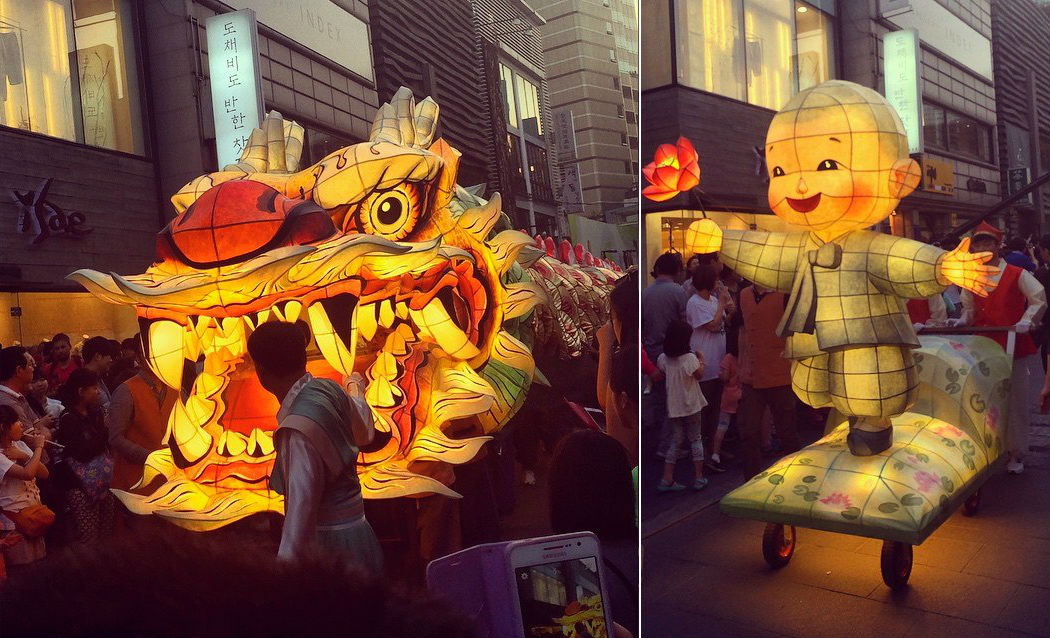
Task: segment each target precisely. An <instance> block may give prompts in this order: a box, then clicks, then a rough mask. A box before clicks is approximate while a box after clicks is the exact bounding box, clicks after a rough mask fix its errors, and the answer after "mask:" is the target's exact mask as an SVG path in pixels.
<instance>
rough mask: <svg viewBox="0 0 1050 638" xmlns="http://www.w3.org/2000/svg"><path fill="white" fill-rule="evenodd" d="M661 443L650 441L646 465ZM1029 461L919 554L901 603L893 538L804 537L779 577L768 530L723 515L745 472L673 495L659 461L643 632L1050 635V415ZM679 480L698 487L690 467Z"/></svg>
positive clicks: (1039, 420) (1000, 479)
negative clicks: (891, 584) (890, 547)
mask: <svg viewBox="0 0 1050 638" xmlns="http://www.w3.org/2000/svg"><path fill="white" fill-rule="evenodd" d="M817 434H819V433H818V432H813V431H811V430H807V431H806V432H805V438H804V440H813V439H814V438H815V436H816V435H817ZM655 436H656V435H655V434H654V433H653V432H652V431H649V432H644V431H643V437H642V441H643V454H647V455H643V457H642V458H643V459H644V460H646V461H649V459H653V458H655V457H654V456H653V454H654V453H655V442H654V441H653V439H655ZM646 443H648V445H646ZM1025 461H1026V462H1025V466H1026V469H1025V472H1024V474H1021V475H1019V476H1011V475H1007V474H1005V473H1002V474H999V475H996V476H993V477H992V478H990V479H989V480H988V482H987V483H986V484H985V486H984V488H983V490H982V503H981V508H980V511H979V512H978V513H977V515H976V516H974V517H966V516H963V514H962V513H961V512H957V513H956V514H955V515H953V516H952V517H951V518H950V519H949V520H948V521H946V522H945V523H944V524H943V525H942V526H941V527H940V528H939V529H938V530H937V531H936V532H934V534H933V535H932V536H930V538H928V539H927V540H926V541H925V542H924V543H923V544H922V545H920V546H917V547H915V549H914V561H915V562H914V566H913V569H912V575H911V579H910V581H909V587H908V588H906V589H905V590H903V591H901V592H900V593H894V592H892V591H891V590H890V589H889V588H888V587H886V585H885V584H884V583H883V582H882V576H881V572H880V569H879V553H880V550H881V546H882V541H878V540H874V539H867V538H861V537H856V536H848V535H844V534H833V533H830V532H822V531H816V530H809V529H799V530H798V544H797V546H796V549H795V555H794V557H793V558H792V560H791V562H790V563H789V564H788V565H787V566H785V567H784V568H782V569H780V570H774V569H772V568H770V567H769V566H768V565H767V564H766V562H765V560H764V559H763V558H762V551H761V543H762V532H763V529H764V523H761V522H758V521H750V520H744V519H736V518H730V517H728V516H724V515H723V514H721V513H720V512H719V510H718V506H717V503H718V499H719V498H721V496H722V495H724V494H725V493H726V492H728V491H729V490H731V489H733V488H734V487H736V486H737V485H739V483H740V481H741V478H742V477H741V475H740V473H739V470H738V469H737V468H735V467H734V468H732V469H731V471H729V472H726V473H725V474H722V475H716V476H714V477H712V481H711V485H710V486H709V487H708V489H707V490H704V491H703V492H699V493H689V494H668V495H663V494H657V493H656V491H655V486H656V481H658V480H659V477H658V473H657V471H656V470H655V469H652V468H654V466H655V467H657V468H658V467H659V463H658V462H651V461H650V462H646V463H643V468H646V467H648V468H650V471H649V472H648V473H646V472H643V487H642V494H643V503H644V505H643V510H644V512H643V521H642V544H643V548H644V549H643V551H644V556H643V562H642V567H643V569H642V609H643V610H644V612H643V617H642V632H641V635H642V636H643V637H644V636H653V637H654V638H655V637H665V638H671V637H673V636H697V637H699V636H719V637H721V638H732V637H736V636H740V637H744V636H748V637H761V636H902V637H904V636H916V637H920V636H921V637H933V636H952V637H964V636H974V637H982V638H987V637H993V636H1042V637H1046V636H1050V489H1048V488H1050V418H1048V417H1046V416H1043V415H1033V419H1032V426H1031V440H1030V453H1029V455H1028V457H1027V458H1026V459H1025ZM677 472H678V473H677V474H676V476H677V477H678V479H679V481H684V480H685V479H687V478H688V477H689V474H688V470H687V468H686V462H685V461H682V462H680V463H679V466H678V468H677Z"/></svg>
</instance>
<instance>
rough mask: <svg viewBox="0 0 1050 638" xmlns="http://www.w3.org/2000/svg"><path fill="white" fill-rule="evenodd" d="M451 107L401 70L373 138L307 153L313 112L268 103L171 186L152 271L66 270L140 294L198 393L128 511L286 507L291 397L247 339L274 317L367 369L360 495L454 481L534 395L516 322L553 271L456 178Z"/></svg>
mask: <svg viewBox="0 0 1050 638" xmlns="http://www.w3.org/2000/svg"><path fill="white" fill-rule="evenodd" d="M437 117H438V106H437V104H436V103H434V102H433V100H431V99H429V98H427V99H425V100H423V101H422V102H420V103H419V104H415V102H414V100H413V98H412V94H411V92H409V91H408V90H407V89H404V88H402V89H400V90H399V91H398V92H397V93H396V94H395V95H394V97H393V99H392V100H391V102H390V103H389V104H385V105H384V106H383V107H382V108H380V110H379V112H378V114H377V116H376V119H375V123H374V124H373V127H372V132H371V136H370V139H369V141H368V142H364V143H361V144H356V145H353V146H349V147H347V148H344V149H341V150H339V151H336V152H334V153H332V154H330V155H328V156H327V157H325V158H323V159H322V160H320V161H319V162H318V163H316V164H315V165H313V166H310V167H308V168H306V169H304V170H299V166H298V158H299V152H300V151H301V148H302V133H303V129H302V127H301V126H299V125H298V124H295V123H291V122H285V121H283V120H282V118H281V116H280V115H279V114H277V113H271V114H269V115H268V116H267V118H266V120H265V121H264V123H263V126H262V128H261V129H256V130H255V131H254V132H253V133H252V135H251V138H250V141H249V147H248V148H247V149H246V151H245V153H244V154H243V156H242V158H241V161H240V162H239V163H238V164H236V165H231V166H227V167H226V168H225V169H223V170H222V171H220V172H217V173H212V174H209V175H204V176H202V177H199V178H197V179H195V180H193V181H192V182H191V183H189V184H187V185H186V186H185V187H183V188H182V189H181V190H180V191H179V192H178V193H176V194H175V196H174V197H172V202H173V203H174V204H175V207H176V210H177V211H178V213H179V214H178V216H177V217H176V218H175V219H174V220H172V222H171V223H170V224H169V225H168V227H167V228H165V229H164V230H163V231H162V232H161V233H160V235H159V236H158V241H157V244H158V250H157V257H158V259H157V261H156V263H154V264H153V265H152V266H150V267H149V268H148V269H147V270H146V272H145V273H143V274H140V275H134V276H129V277H122V276H118V275H107V274H103V273H99V272H94V271H90V270H80V271H77V272H75V273H73V274H72V275H70V277H71V278H72V279H74V280H75V281H78V282H79V283H81V284H82V285H83V286H84V287H85V288H87V289H88V290H89V291H91V292H92V293H94V294H95V295H96V296H98V297H100V298H102V299H104V300H106V301H109V302H112V303H116V304H126V305H133V306H134V307H135V310H136V312H137V313H138V317H139V322H140V327H141V335H142V340H143V346H144V349H145V352H146V353H147V358H148V360H149V364H150V367H151V368H152V369H153V370H154V371H155V372H156V373H157V375H158V376H159V377H160V378H161V379H162V380H163V381H164V382H165V383H166V384H168V385H169V386H171V387H173V388H176V389H179V390H181V391H182V396H183V397H184V399H182V400H180V401H178V402H177V403H176V406H175V409H174V410H173V412H172V414H171V418H170V419H169V422H168V432H167V436H166V440H165V444H166V445H165V447H163V448H162V449H160V450H157V451H155V452H152V453H151V454H150V455H149V458H148V459H147V461H146V466H145V471H144V476H143V477H142V480H141V481H140V483H139V486H138V488H137V489H136V490H135V491H136V492H145V491H148V487H150V486H152V485H155V484H157V483H158V482H161V481H163V482H162V484H161V485H160V487H158V488H156V489H155V490H153V491H152V492H151V493H145V494H143V493H125V492H120V493H118V496H119V497H120V498H121V500H122V501H123V502H124V503H125V504H126V505H127V506H128V507H129V508H130V509H131V510H132V511H134V512H137V513H142V514H145V513H156V514H158V515H160V516H163V517H165V518H167V519H169V520H172V521H173V522H176V523H177V524H180V525H182V526H185V527H188V528H191V529H197V530H206V529H213V528H216V527H219V526H222V525H225V524H227V523H230V522H233V521H235V520H237V519H240V518H242V517H244V516H248V515H250V514H253V513H257V512H263V511H277V512H280V511H283V501H282V500H281V498H280V497H278V496H277V495H276V494H274V493H273V492H271V491H269V489H268V482H267V479H268V477H269V473H270V471H271V469H272V467H273V461H274V445H273V436H272V433H273V430H274V428H275V426H276V423H275V420H274V415H275V413H276V409H277V404H276V401H275V400H274V399H273V398H272V397H271V396H269V395H268V394H266V393H265V392H264V391H263V390H262V388H261V387H259V385H258V382H257V380H256V378H255V374H254V371H253V369H252V363H251V361H250V359H249V358H248V356H247V353H246V348H245V344H246V340H247V337H248V335H249V334H250V333H251V331H252V330H253V329H254V328H255V327H257V326H258V325H259V324H260V323H262V322H265V321H271V320H286V321H295V320H302V321H305V322H307V323H308V324H309V327H310V330H311V332H312V335H313V340H312V346H311V357H310V361H309V364H308V368H309V369H310V370H311V371H312V372H313V373H314V374H315V375H324V376H328V377H330V378H334V379H337V380H341V379H344V378H346V377H347V376H348V375H350V374H351V373H353V372H354V371H357V372H359V373H361V374H363V375H364V377H365V379H366V381H367V389H366V392H365V396H366V398H367V400H368V403H369V404H370V405H371V407H372V410H373V414H374V416H375V421H376V426H377V430H378V432H379V436H378V437H377V438H378V439H379V443H378V444H376V445H374V446H373V448H370V449H369V451H367V452H363V453H362V455H361V457H360V459H359V467H358V471H359V474H360V479H361V487H362V490H363V493H364V495H365V496H366V497H368V498H392V497H399V496H409V495H413V494H425V493H440V494H446V495H450V496H455V493H454V492H452V491H451V490H450V489H449V488H448V487H447V486H446V485H445V484H443V483H442V482H440V481H439V480H437V479H434V478H431V477H432V476H436V475H445V474H447V472H439V471H437V470H439V469H440V468H439V467H436V465H438V464H443V463H447V464H459V463H464V462H467V461H469V460H470V459H472V458H473V457H474V455H475V454H476V453H477V451H478V449H479V448H480V446H481V445H482V444H483V443H484V442H485V441H486V440H488V438H489V437H487V436H486V435H487V434H489V433H492V432H495V431H497V430H499V429H500V428H501V427H502V426H503V425H504V424H505V423H506V422H507V421H508V420H509V419H510V417H511V416H512V415H513V413H514V412H515V411H516V410H517V409H518V407H520V405H521V403H522V401H523V400H524V395H525V392H526V390H527V388H528V387H529V385H530V383H531V381H532V377H533V373H534V365H533V360H532V356H531V354H530V352H529V350H528V348H527V347H526V346H525V345H523V344H522V343H521V342H520V341H519V340H518V339H516V338H514V337H512V336H511V335H510V334H509V333H507V332H506V330H504V329H503V327H504V322H505V321H508V320H511V319H514V318H526V315H527V314H528V313H529V312H530V311H531V309H532V307H533V306H534V305H535V304H536V303H538V302H539V301H540V300H541V298H542V291H541V290H540V288H539V287H538V286H537V285H535V284H533V283H530V282H528V281H527V275H526V274H525V273H524V271H523V270H522V269H521V268H520V267H519V266H517V265H516V259H517V257H518V254H519V252H520V250H521V248H522V247H523V246H525V245H527V244H531V243H532V239H531V238H529V237H528V236H527V235H524V234H522V233H519V232H517V231H513V230H505V231H503V232H499V233H495V234H493V233H492V232H491V231H492V229H493V228H494V226H495V225H496V223H497V221H498V219H499V217H500V215H501V211H500V199H499V196H498V195H494V196H493V197H492V198H491V199H490V200H488V201H485V200H483V199H481V198H479V197H478V196H477V195H476V194H475V192H474V191H473V190H468V189H465V188H462V187H460V186H458V185H457V184H456V169H457V165H458V159H459V153H458V152H457V151H456V150H454V149H452V148H451V147H450V146H449V145H448V144H446V143H445V142H444V141H443V140H441V139H434V132H435V130H436V126H437ZM512 271H513V272H514V273H515V275H514V276H513V277H511V276H510V275H509V274H508V273H511V272H512Z"/></svg>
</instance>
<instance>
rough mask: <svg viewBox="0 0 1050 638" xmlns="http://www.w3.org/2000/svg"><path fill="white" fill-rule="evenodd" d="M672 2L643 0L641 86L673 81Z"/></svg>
mask: <svg viewBox="0 0 1050 638" xmlns="http://www.w3.org/2000/svg"><path fill="white" fill-rule="evenodd" d="M670 9H671V4H670V2H669V1H668V0H642V6H641V15H643V16H645V19H644V20H642V27H641V30H642V56H641V58H642V60H641V65H642V89H648V88H652V87H657V86H664V85H666V84H670V83H671V40H672V35H671V10H670Z"/></svg>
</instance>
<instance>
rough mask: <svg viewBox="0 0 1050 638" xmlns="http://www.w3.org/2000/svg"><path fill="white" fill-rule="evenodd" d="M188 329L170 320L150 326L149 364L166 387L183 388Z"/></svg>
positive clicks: (160, 320)
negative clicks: (186, 333) (183, 366)
mask: <svg viewBox="0 0 1050 638" xmlns="http://www.w3.org/2000/svg"><path fill="white" fill-rule="evenodd" d="M185 332H186V328H185V327H184V326H183V325H182V324H181V323H178V322H176V321H172V320H170V319H158V320H156V321H154V322H153V323H151V324H150V326H149V364H150V368H152V369H153V372H155V373H156V375H157V376H158V377H159V378H160V380H161V381H163V382H164V383H165V384H166V385H168V386H171V387H172V388H175V389H176V390H178V389H179V388H181V387H182V365H183V362H184V361H185V359H184V358H183V349H184V344H183V341H184V339H183V335H184V334H185Z"/></svg>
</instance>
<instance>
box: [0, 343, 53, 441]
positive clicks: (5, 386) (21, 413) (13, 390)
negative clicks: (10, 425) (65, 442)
mask: <svg viewBox="0 0 1050 638" xmlns="http://www.w3.org/2000/svg"><path fill="white" fill-rule="evenodd" d="M35 369H36V360H34V359H33V357H32V355H30V354H29V351H28V350H26V349H25V348H23V347H22V346H8V347H6V348H4V349H3V350H0V405H7V406H10V407H11V408H12V409H13V410H14V411H15V413H17V414H18V420H19V421H21V422H22V424H23V425H24V426H25V427H26V428H27V429H29V427H30V426H32V428H33V429H34V430H36V431H37V432H38V433H40V434H42V435H44V438H45V439H47V440H51V435H52V432H51V430H52V429H53V428H54V427H55V426H56V423H55V418H54V417H53V416H51V415H50V414H37V412H36V410H34V409H33V406H32V405H31V404H30V403H29V399H28V398H27V397H26V394H28V392H29V385H30V384H31V383H32V382H33V372H34V371H35ZM45 460H46V459H45Z"/></svg>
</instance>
